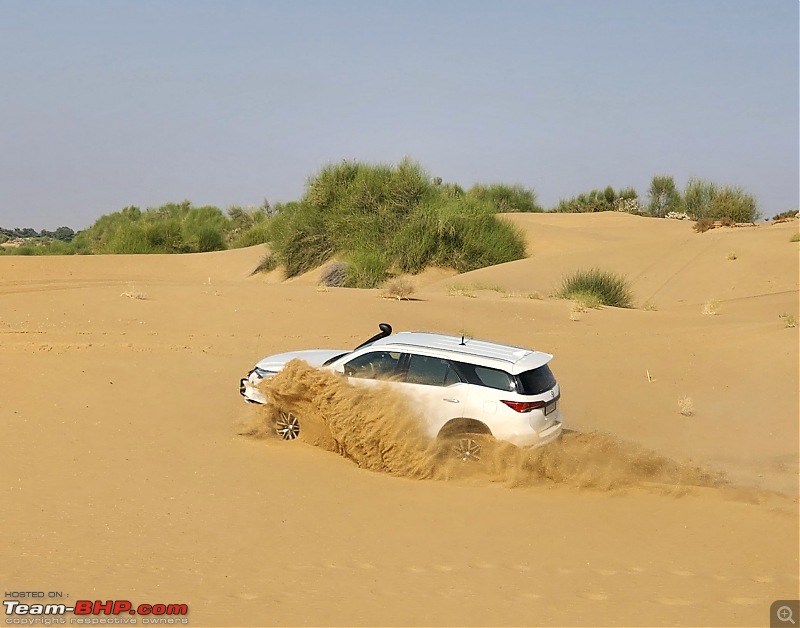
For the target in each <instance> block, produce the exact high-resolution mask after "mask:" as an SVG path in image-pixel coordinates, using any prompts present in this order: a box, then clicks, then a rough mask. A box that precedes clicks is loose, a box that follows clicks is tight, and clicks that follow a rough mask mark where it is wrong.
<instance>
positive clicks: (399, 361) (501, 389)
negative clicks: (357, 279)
mask: <svg viewBox="0 0 800 628" xmlns="http://www.w3.org/2000/svg"><path fill="white" fill-rule="evenodd" d="M379 327H380V330H381V331H380V333H379V334H377V335H375V336H373V337H372V338H370V339H369V340H367V341H366V342H364V343H362V344H361V345H359V346H358V347H356V348H355V349H354V350H352V351H347V350H340V351H336V350H317V349H315V350H307V351H291V352H288V353H280V354H278V355H273V356H270V357H268V358H264V359H263V360H261V361H260V362H259V363H258V364H256V366H255V368H254V369H253V370H252V371H250V373H248V376H247V377H245V378H243V379H242V380H240V382H239V392H240V393H241V395H242V396H243V397H244V399H245V401H247V402H249V403H259V404H264V403H268V399H267V398H266V396H265V395H264V394H263V393H262V392H261V391H260V390H258V388H257V385H258V383H259V382H260V381H261V380H262V379H264V378H267V377H272V376H274V375H275V374H277V373H278V371H280V370H281V369H282V368H283V367H284V366H285V365H286V364H287V363H288V362H289V361H291V360H293V359H300V360H303V361H305V362H307V363H308V364H310V365H311V366H313V367H317V368H322V369H325V370H329V371H333V372H334V373H338V374H340V375H342V376H343V377H346V378H347V379H348V381H349V382H350V383H352V384H356V385H370V384H373V383H378V382H381V383H384V384H386V385H389V386H392V387H393V388H396V389H397V390H399V391H401V392H402V393H404V394H405V395H407V397H408V399H409V400H410V401H411V402H412V405H413V406H416V408H417V409H418V410H420V411H421V412H420V416H421V417H422V418H421V419H420V420H422V421H423V422H424V426H423V427H424V430H425V432H426V433H427V434H428V435H429V436H431V437H438V438H448V439H453V440H454V443H455V444H454V451H455V454H456V455H457V456H458V457H460V458H462V459H464V460H468V459H479V458H480V451H481V447H480V442H481V440H482V439H485V438H487V437H488V438H492V437H493V438H495V439H497V440H504V441H508V442H510V443H512V444H514V445H517V446H520V447H531V446H533V447H538V446H541V445H546V444H547V443H549V442H551V441H553V440H555V439H556V438H558V436H559V435H560V434H561V427H562V422H563V418H562V416H561V411H560V392H559V387H558V383H557V382H556V379H555V377H554V376H553V373H552V372H551V371H550V368H549V367H548V366H547V363H548V362H550V360H552V358H553V356H552V355H550V354H549V353H543V352H541V351H534V350H533V349H525V348H522V347H516V346H513V345H505V344H499V343H495V342H487V341H484V340H473V339H472V338H464V337H461V336H448V335H444V334H434V333H427V332H401V333H398V334H395V335H392V327H391V325H388V324H386V323H381V324H380V326H379ZM300 427H301V422H300V419H299V418H298V417H296V416H294V415H293V414H291V413H281V414H280V418H279V419H278V420H277V422H276V424H275V430H276V432H277V434H278V436H280V437H281V438H283V439H285V440H293V439H295V438H297V436H298V435H299V434H300Z"/></svg>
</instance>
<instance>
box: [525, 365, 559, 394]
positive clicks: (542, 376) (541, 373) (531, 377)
mask: <svg viewBox="0 0 800 628" xmlns="http://www.w3.org/2000/svg"><path fill="white" fill-rule="evenodd" d="M555 385H556V378H555V377H553V373H552V371H551V370H550V367H549V366H547V365H546V364H545V365H544V366H540V367H539V368H536V369H532V370H530V371H524V372H522V373H520V374H519V375H517V392H518V393H520V394H523V395H541V394H542V393H545V392H547V391H548V390H550V389H551V388H552V387H553V386H555Z"/></svg>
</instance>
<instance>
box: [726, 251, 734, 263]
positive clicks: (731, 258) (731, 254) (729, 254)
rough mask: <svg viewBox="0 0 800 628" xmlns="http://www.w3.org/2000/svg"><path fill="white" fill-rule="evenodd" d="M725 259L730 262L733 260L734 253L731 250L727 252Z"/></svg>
mask: <svg viewBox="0 0 800 628" xmlns="http://www.w3.org/2000/svg"><path fill="white" fill-rule="evenodd" d="M727 259H728V261H731V262H732V261H733V260H735V259H736V253H733V252H731V253H728V257H727Z"/></svg>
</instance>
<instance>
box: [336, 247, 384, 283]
mask: <svg viewBox="0 0 800 628" xmlns="http://www.w3.org/2000/svg"><path fill="white" fill-rule="evenodd" d="M388 277H389V259H388V258H387V256H386V255H385V254H384V253H381V252H379V251H356V252H355V253H353V254H352V255H351V256H350V263H349V264H348V265H347V268H346V271H345V286H346V287H348V288H377V287H378V286H380V285H381V284H382V283H383V282H385V281H386V279H387V278H388Z"/></svg>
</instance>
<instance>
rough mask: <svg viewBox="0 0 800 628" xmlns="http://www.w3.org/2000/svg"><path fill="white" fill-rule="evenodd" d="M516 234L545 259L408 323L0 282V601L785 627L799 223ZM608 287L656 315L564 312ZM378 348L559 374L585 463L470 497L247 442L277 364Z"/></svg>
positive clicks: (156, 288) (216, 292)
mask: <svg viewBox="0 0 800 628" xmlns="http://www.w3.org/2000/svg"><path fill="white" fill-rule="evenodd" d="M508 219H509V220H512V221H514V222H515V223H516V224H518V225H519V226H520V227H521V228H522V229H523V230H524V231H525V233H526V235H527V238H528V241H529V252H530V256H529V257H528V258H527V259H524V260H521V261H518V262H513V263H510V264H504V265H501V266H497V267H493V268H488V269H483V270H479V271H475V272H472V273H467V274H465V275H460V276H452V275H451V274H450V273H448V272H445V271H429V272H427V273H425V274H423V275H422V276H420V277H417V278H415V281H416V282H417V285H418V292H417V294H416V295H415V296H416V297H417V300H415V301H402V302H398V301H396V300H391V299H383V298H381V297H380V293H379V292H378V291H359V290H349V289H330V290H327V291H323V290H318V289H317V287H316V285H315V284H316V279H315V275H313V274H310V275H308V276H306V277H301V278H298V279H297V280H294V281H291V282H281V281H279V280H278V278H277V277H276V276H275V275H272V276H265V275H256V276H250V273H251V271H252V270H253V268H255V266H256V265H257V264H258V262H259V260H260V259H261V257H262V255H263V253H264V250H263V248H262V247H253V248H251V249H243V250H238V251H227V252H222V253H209V254H201V255H187V256H109V257H105V256H103V257H100V256H97V257H68V258H35V257H0V390H1V391H2V394H0V416H2V419H3V421H2V423H0V426H1V427H0V430H2V438H0V460H2V462H1V463H0V464H1V465H2V469H3V478H4V480H5V481H4V482H3V486H2V488H0V490H1V491H2V492H3V503H4V504H5V508H4V509H3V515H2V520H3V527H2V529H3V532H4V535H3V536H4V541H5V543H4V544H3V548H2V550H0V580H1V581H2V583H3V586H4V589H5V591H6V592H13V591H45V592H47V591H61V592H63V593H64V595H69V596H70V598H69V599H70V600H77V599H91V600H93V599H103V600H106V599H114V598H117V599H127V600H131V601H132V602H134V603H156V602H163V603H178V602H182V603H186V604H188V605H189V607H190V613H189V618H190V625H194V626H233V625H244V626H263V625H419V624H423V625H560V626H570V625H576V626H587V625H720V626H722V625H725V626H729V625H730V626H733V625H737V626H738V625H741V626H749V625H765V624H766V623H767V621H768V610H769V606H770V603H771V602H772V601H773V600H775V599H781V598H797V597H798V596H800V592H799V591H798V589H799V587H800V583H799V582H798V564H797V562H798V534H797V530H798V527H799V525H798V523H799V522H798V424H799V423H800V421H798V418H799V416H798V412H799V411H798V407H799V406H800V399H798V390H800V381H799V377H798V371H799V370H800V368H799V365H798V329H797V328H796V327H787V326H786V320H787V318H785V317H784V318H781V315H783V314H788V315H790V316H793V317H794V319H797V318H798V315H799V314H800V312H798V309H799V308H798V306H799V303H798V249H799V247H798V244H797V243H791V242H790V241H789V240H790V237H791V235H792V233H794V232H796V231H797V228H798V224H797V222H789V223H782V224H778V225H769V224H764V225H758V226H756V227H747V228H724V229H716V230H713V231H710V232H707V233H704V234H696V233H694V232H693V230H692V228H691V224H689V223H684V222H677V221H665V220H656V219H646V218H638V217H632V216H627V215H621V214H599V215H514V216H509V217H508ZM731 253H734V254H735V258H736V259H728V258H729V257H731V256H730V255H729V254H731ZM592 266H599V267H602V268H605V269H609V270H613V271H615V272H620V273H624V274H625V275H626V276H627V277H628V278H629V280H630V281H631V285H632V288H633V291H634V294H635V300H636V303H637V305H638V306H639V307H638V308H637V309H632V310H619V309H614V308H605V309H602V310H590V311H588V312H581V313H577V314H575V313H573V311H572V310H573V308H572V304H570V303H569V302H565V301H561V300H557V299H554V298H552V297H550V296H549V295H550V294H551V292H552V290H553V288H554V287H555V286H556V285H557V284H558V282H559V280H560V278H561V276H562V274H564V273H568V272H571V271H572V270H575V269H577V268H588V267H592ZM453 284H459V285H461V286H468V287H471V289H472V296H471V297H470V296H457V295H453V294H452V293H451V292H452V291H451V290H449V287H450V286H451V285H453ZM534 291H536V292H539V293H540V295H541V297H542V298H541V299H532V298H527V296H528V295H529V293H532V292H534ZM462 294H463V292H462ZM709 301H714V302H715V304H714V306H715V309H716V311H717V313H716V314H703V309H704V307H705V306H706V305H707V304H708V303H709ZM645 303H648V304H649V306H648V309H644V308H643V307H642V306H643V305H644V304H645ZM379 321H388V322H391V323H392V324H393V326H394V327H395V329H397V330H436V331H442V332H449V333H462V332H464V333H467V334H469V335H473V336H476V337H483V338H490V339H495V340H499V341H507V342H513V343H515V344H521V345H526V346H533V347H536V348H540V349H543V350H546V351H548V352H551V353H553V354H555V356H556V357H555V360H554V361H553V363H552V366H553V370H554V371H555V373H556V375H557V377H558V378H559V381H560V383H561V386H562V392H563V410H564V413H565V417H566V420H567V421H568V422H569V424H570V426H571V427H572V428H574V429H575V430H577V431H578V432H579V433H578V434H576V435H570V439H565V440H566V445H565V446H562V448H561V449H553V450H552V451H551V452H549V453H544V452H539V453H536V454H534V455H532V456H528V455H527V454H524V455H523V454H518V453H514V452H506V453H505V454H503V455H502V456H500V457H499V458H498V459H496V460H495V461H494V463H493V464H494V465H495V466H494V467H493V468H490V469H488V470H486V469H484V470H482V471H480V472H472V471H470V472H469V473H467V474H466V475H465V474H464V473H461V472H460V471H462V470H463V469H458V468H456V469H455V470H452V469H451V470H450V471H449V472H442V471H443V470H444V471H448V470H447V469H443V468H442V467H425V466H424V465H425V464H428V462H427V459H426V458H424V457H423V458H420V460H419V461H418V464H417V465H416V466H415V467H414V468H415V469H417V470H421V471H420V472H418V473H410V472H406V471H405V469H406V466H405V465H404V464H402V460H401V461H399V462H398V461H397V460H395V461H394V462H391V465H392V466H391V468H382V467H380V465H375V464H372V463H371V462H370V461H369V460H368V459H367V458H365V459H363V460H360V459H359V458H358V456H356V455H350V456H349V457H348V458H345V457H343V456H341V455H339V454H337V453H335V452H332V451H329V450H328V449H326V448H325V447H317V446H314V445H313V444H311V443H308V442H296V443H283V442H279V441H276V440H274V439H269V438H266V439H257V438H252V437H248V436H243V435H241V434H240V433H239V430H240V425H241V423H242V422H248V421H252V419H253V415H252V409H251V408H249V407H246V406H244V404H243V403H242V402H241V400H240V398H239V396H238V394H237V380H238V378H239V377H241V376H242V375H243V374H245V373H246V372H247V370H248V369H249V368H251V366H252V364H253V363H254V362H255V361H256V360H257V359H259V358H261V357H263V356H265V355H268V354H270V353H276V352H279V351H283V350H289V349H294V348H313V347H333V348H336V347H344V348H346V347H350V346H354V345H355V344H357V343H358V342H359V341H361V340H362V339H364V338H365V337H367V336H369V335H371V334H372V333H374V329H375V327H376V324H377V323H378V322H379ZM648 374H649V378H648ZM300 388H301V389H303V390H314V389H313V387H312V386H311V385H307V386H301V387H300ZM315 398H317V397H314V396H312V397H311V398H310V401H308V403H312V402H314V399H315ZM684 398H689V399H691V401H692V404H693V407H694V412H693V414H692V415H691V416H684V415H682V414H681V413H680V412H679V407H678V403H679V401H680V400H682V399H684ZM344 407H345V408H346V407H347V406H346V405H345V406H344ZM370 407H371V406H369V404H367V403H366V402H359V403H358V404H356V406H354V412H353V413H352V416H351V417H350V419H348V420H352V417H356V416H359V412H360V413H361V414H364V413H366V414H365V415H364V416H365V418H364V421H366V423H368V424H369V425H374V424H375V421H377V420H378V419H376V414H375V412H374V411H372V410H370ZM356 410H358V411H356ZM345 415H347V413H346V412H345ZM358 425H359V424H357V423H352V422H351V423H348V422H347V421H344V422H343V423H341V424H340V425H339V427H338V429H343V430H356V429H362V428H360V427H358ZM363 429H366V428H363ZM382 433H384V434H386V435H387V436H385V438H396V437H397V435H396V433H395V432H393V431H392V430H389V431H384V432H382ZM350 434H351V436H352V437H353V439H354V440H353V441H352V442H353V445H352V447H353V448H354V449H353V451H361V452H363V451H365V450H364V445H363V443H362V442H361V441H359V440H358V439H357V438H355V437H356V436H357V432H355V431H353V432H350ZM364 455H366V454H364ZM410 455H411V454H409V456H410ZM517 456H521V457H517ZM359 465H360V466H359ZM420 465H422V466H420ZM423 471H424V473H423ZM428 471H429V472H428ZM719 474H724V476H725V478H726V480H725V481H724V482H723V481H719ZM420 477H422V478H429V479H418V478H420Z"/></svg>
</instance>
